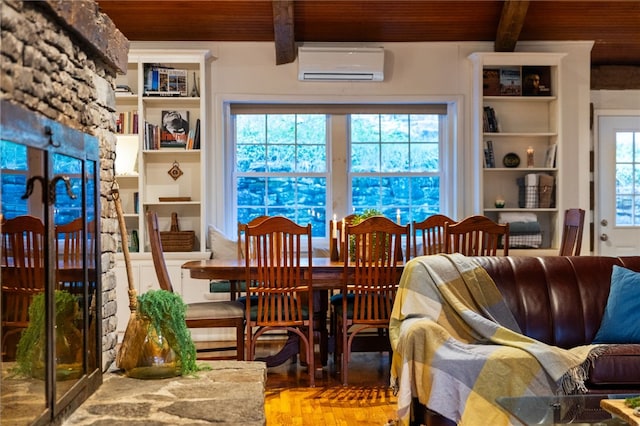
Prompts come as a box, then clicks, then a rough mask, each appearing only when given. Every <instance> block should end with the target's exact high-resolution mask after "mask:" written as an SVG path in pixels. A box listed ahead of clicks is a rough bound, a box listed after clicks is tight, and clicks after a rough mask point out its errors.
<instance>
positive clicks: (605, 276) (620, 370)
mask: <svg viewBox="0 0 640 426" xmlns="http://www.w3.org/2000/svg"><path fill="white" fill-rule="evenodd" d="M477 259H478V261H479V262H480V264H481V265H482V266H483V267H484V268H485V269H486V270H487V272H488V273H489V275H490V276H491V278H493V280H494V281H495V283H496V285H497V286H498V288H499V289H500V291H501V292H502V294H503V295H504V297H505V299H506V301H507V304H508V305H509V307H510V308H511V311H512V312H513V314H514V316H515V318H516V320H517V321H518V324H519V325H520V328H521V330H522V332H523V333H524V334H526V335H527V336H530V337H533V338H535V339H537V340H540V341H542V342H545V343H548V344H551V345H555V346H559V347H562V348H571V347H575V346H579V345H586V344H590V343H591V342H592V340H593V338H594V337H595V335H596V333H597V332H598V329H599V328H600V322H601V320H602V315H603V313H604V308H605V306H606V304H607V299H608V296H609V287H610V284H611V272H612V268H613V265H620V266H623V267H625V268H628V269H631V270H633V271H637V272H640V256H633V257H619V258H615V257H599V256H580V257H566V256H549V257H478V258H477ZM639 297H640V295H639ZM586 385H587V388H588V389H589V393H602V394H615V393H640V344H628V345H627V344H625V345H611V346H610V348H609V349H608V350H607V351H606V352H605V353H604V354H603V355H601V356H600V357H598V358H597V359H596V361H595V362H594V363H593V365H592V366H591V367H590V369H589V380H588V381H587V383H586ZM414 413H416V419H415V420H414V421H413V422H412V425H427V426H440V425H447V426H451V425H455V423H454V422H452V421H451V420H449V419H446V418H444V417H442V416H440V415H438V414H436V413H433V412H431V411H429V410H427V409H426V408H425V407H424V406H423V405H421V404H418V403H417V401H416V403H415V404H414Z"/></svg>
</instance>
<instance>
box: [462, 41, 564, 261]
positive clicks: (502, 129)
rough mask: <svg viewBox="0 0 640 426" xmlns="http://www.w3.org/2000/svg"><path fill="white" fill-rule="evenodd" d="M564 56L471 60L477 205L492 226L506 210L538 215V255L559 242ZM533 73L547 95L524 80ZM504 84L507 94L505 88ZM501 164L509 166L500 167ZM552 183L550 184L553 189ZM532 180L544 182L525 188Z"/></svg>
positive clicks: (495, 55)
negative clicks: (501, 205) (500, 201)
mask: <svg viewBox="0 0 640 426" xmlns="http://www.w3.org/2000/svg"><path fill="white" fill-rule="evenodd" d="M563 56H564V54H558V53H528V52H517V53H511V52H509V53H507V52H479V53H473V54H471V55H470V56H469V59H470V61H471V62H472V64H473V111H474V115H473V117H474V118H473V120H474V126H473V128H474V134H473V146H474V152H475V153H476V155H477V158H478V163H479V164H480V167H478V168H477V169H476V173H475V174H474V177H475V178H476V179H474V183H475V184H476V185H477V188H475V189H476V191H474V192H475V193H476V194H477V195H476V197H475V199H474V206H475V208H476V209H477V211H478V212H479V213H480V214H484V215H486V216H489V217H491V218H492V219H494V220H499V218H500V216H501V213H503V212H511V213H515V212H517V213H530V214H535V217H536V218H537V220H538V222H539V224H540V227H541V233H542V237H543V238H542V244H541V245H540V246H539V247H537V248H538V249H550V248H554V247H558V244H559V235H558V234H559V233H558V230H559V229H560V226H561V217H560V216H561V215H560V214H558V212H559V211H562V209H561V205H560V200H561V194H559V193H558V191H557V188H558V187H560V185H559V182H560V179H561V177H562V173H561V169H560V168H559V167H558V166H557V165H558V164H560V162H559V161H558V156H559V155H558V151H559V150H558V147H559V146H560V145H561V143H562V134H561V126H560V125H559V123H560V120H561V117H560V110H561V97H562V88H561V87H560V77H559V76H560V72H561V61H562V57H563ZM503 69H508V74H509V75H508V77H507V78H506V79H505V81H501V80H500V76H502V74H503V73H502V72H501V70H503ZM533 72H535V73H540V74H541V78H540V81H542V83H541V85H540V90H544V92H541V91H538V90H537V89H536V91H535V92H532V91H531V87H530V86H526V85H525V81H524V79H525V76H527V75H529V74H531V73H533ZM518 75H519V77H518ZM506 80H509V88H508V90H507V89H505V88H504V87H503V84H504V83H505V82H506ZM527 81H530V79H527ZM523 93H524V94H525V95H523ZM531 93H536V95H535V96H533V95H530V94H531ZM494 129H495V130H494ZM503 160H505V162H504V164H506V165H513V166H514V167H505V166H503ZM529 161H531V164H532V166H531V164H528V163H529ZM528 166H529V167H528ZM549 180H551V181H552V182H553V185H552V186H551V188H550V189H549V187H548V185H547V183H548V182H549ZM534 181H535V182H544V184H541V183H536V184H535V186H532V185H530V183H531V182H534ZM523 182H526V184H525V183H523ZM533 188H534V189H533ZM549 191H551V196H549ZM543 193H544V198H543ZM532 196H535V197H536V199H535V201H533V202H532V201H531V200H530V198H529V197H532ZM525 197H526V202H523V199H524V198H525ZM496 199H504V200H505V207H504V208H496V207H495V204H496ZM538 204H540V206H538ZM521 206H534V208H529V207H521Z"/></svg>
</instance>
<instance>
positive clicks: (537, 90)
mask: <svg viewBox="0 0 640 426" xmlns="http://www.w3.org/2000/svg"><path fill="white" fill-rule="evenodd" d="M522 96H551V67H550V66H523V67H522Z"/></svg>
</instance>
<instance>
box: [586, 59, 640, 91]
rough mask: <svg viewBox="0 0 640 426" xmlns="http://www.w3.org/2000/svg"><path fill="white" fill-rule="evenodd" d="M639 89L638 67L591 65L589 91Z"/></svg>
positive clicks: (639, 71)
mask: <svg viewBox="0 0 640 426" xmlns="http://www.w3.org/2000/svg"><path fill="white" fill-rule="evenodd" d="M638 89H640V65H593V66H592V67H591V90H638Z"/></svg>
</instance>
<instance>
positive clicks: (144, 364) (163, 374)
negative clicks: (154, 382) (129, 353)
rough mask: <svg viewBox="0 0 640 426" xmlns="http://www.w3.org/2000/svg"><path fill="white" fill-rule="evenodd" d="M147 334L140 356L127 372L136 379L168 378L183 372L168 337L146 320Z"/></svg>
mask: <svg viewBox="0 0 640 426" xmlns="http://www.w3.org/2000/svg"><path fill="white" fill-rule="evenodd" d="M145 326H146V330H147V334H146V336H145V338H144V343H143V344H142V346H141V347H140V356H139V357H138V363H137V365H136V366H135V367H133V368H130V369H128V370H125V374H126V375H127V376H129V377H132V378H135V379H166V378H168V377H175V376H179V375H180V374H181V371H180V367H179V366H178V363H177V362H176V354H175V352H174V350H173V348H171V346H169V343H168V342H167V339H166V338H165V337H164V336H163V335H162V333H161V332H160V331H159V330H157V329H156V327H154V326H153V325H152V324H151V322H150V321H145Z"/></svg>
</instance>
